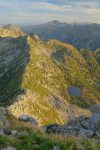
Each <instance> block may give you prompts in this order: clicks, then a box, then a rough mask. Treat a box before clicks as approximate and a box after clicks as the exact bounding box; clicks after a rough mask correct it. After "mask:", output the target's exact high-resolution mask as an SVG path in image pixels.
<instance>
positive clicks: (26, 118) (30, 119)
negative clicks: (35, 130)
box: [19, 115, 38, 125]
mask: <svg viewBox="0 0 100 150" xmlns="http://www.w3.org/2000/svg"><path fill="white" fill-rule="evenodd" d="M19 120H21V121H25V122H29V123H31V124H32V125H38V122H37V121H36V120H35V119H34V118H32V117H30V116H28V115H22V116H20V117H19Z"/></svg>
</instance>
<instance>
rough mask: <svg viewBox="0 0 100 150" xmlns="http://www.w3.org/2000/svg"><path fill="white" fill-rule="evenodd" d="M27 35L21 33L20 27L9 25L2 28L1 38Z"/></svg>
mask: <svg viewBox="0 0 100 150" xmlns="http://www.w3.org/2000/svg"><path fill="white" fill-rule="evenodd" d="M24 35H25V34H24V33H23V32H22V31H21V29H20V28H19V26H17V25H12V24H9V25H7V26H4V27H1V28H0V36H2V37H18V36H24Z"/></svg>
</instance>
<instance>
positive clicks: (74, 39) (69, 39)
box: [22, 21, 100, 50]
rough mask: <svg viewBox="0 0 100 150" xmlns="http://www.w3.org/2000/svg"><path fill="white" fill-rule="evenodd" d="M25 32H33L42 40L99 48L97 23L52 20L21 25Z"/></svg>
mask: <svg viewBox="0 0 100 150" xmlns="http://www.w3.org/2000/svg"><path fill="white" fill-rule="evenodd" d="M22 31H24V32H26V33H31V32H35V33H36V34H38V35H39V37H40V38H42V39H43V40H48V39H57V40H60V41H62V42H65V43H69V44H72V45H74V46H75V47H77V48H78V49H80V48H85V49H88V50H96V49H97V48H100V40H99V39H100V25H99V24H67V23H61V22H59V21H52V22H48V23H46V24H41V25H36V26H35V25H33V26H32V25H31V26H24V27H22Z"/></svg>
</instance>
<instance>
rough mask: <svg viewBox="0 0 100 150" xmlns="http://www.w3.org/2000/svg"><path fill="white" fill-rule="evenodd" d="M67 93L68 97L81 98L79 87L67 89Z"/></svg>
mask: <svg viewBox="0 0 100 150" xmlns="http://www.w3.org/2000/svg"><path fill="white" fill-rule="evenodd" d="M67 91H68V94H69V95H70V96H75V97H77V96H81V89H80V88H79V87H76V86H71V87H68V88H67Z"/></svg>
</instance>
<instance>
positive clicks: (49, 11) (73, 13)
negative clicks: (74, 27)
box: [0, 0, 100, 24]
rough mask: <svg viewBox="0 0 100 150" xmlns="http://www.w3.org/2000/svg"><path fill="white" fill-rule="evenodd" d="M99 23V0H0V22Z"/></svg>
mask: <svg viewBox="0 0 100 150" xmlns="http://www.w3.org/2000/svg"><path fill="white" fill-rule="evenodd" d="M51 20H59V21H62V22H92V23H100V0H0V24H8V23H13V24H39V23H44V22H48V21H51Z"/></svg>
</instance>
